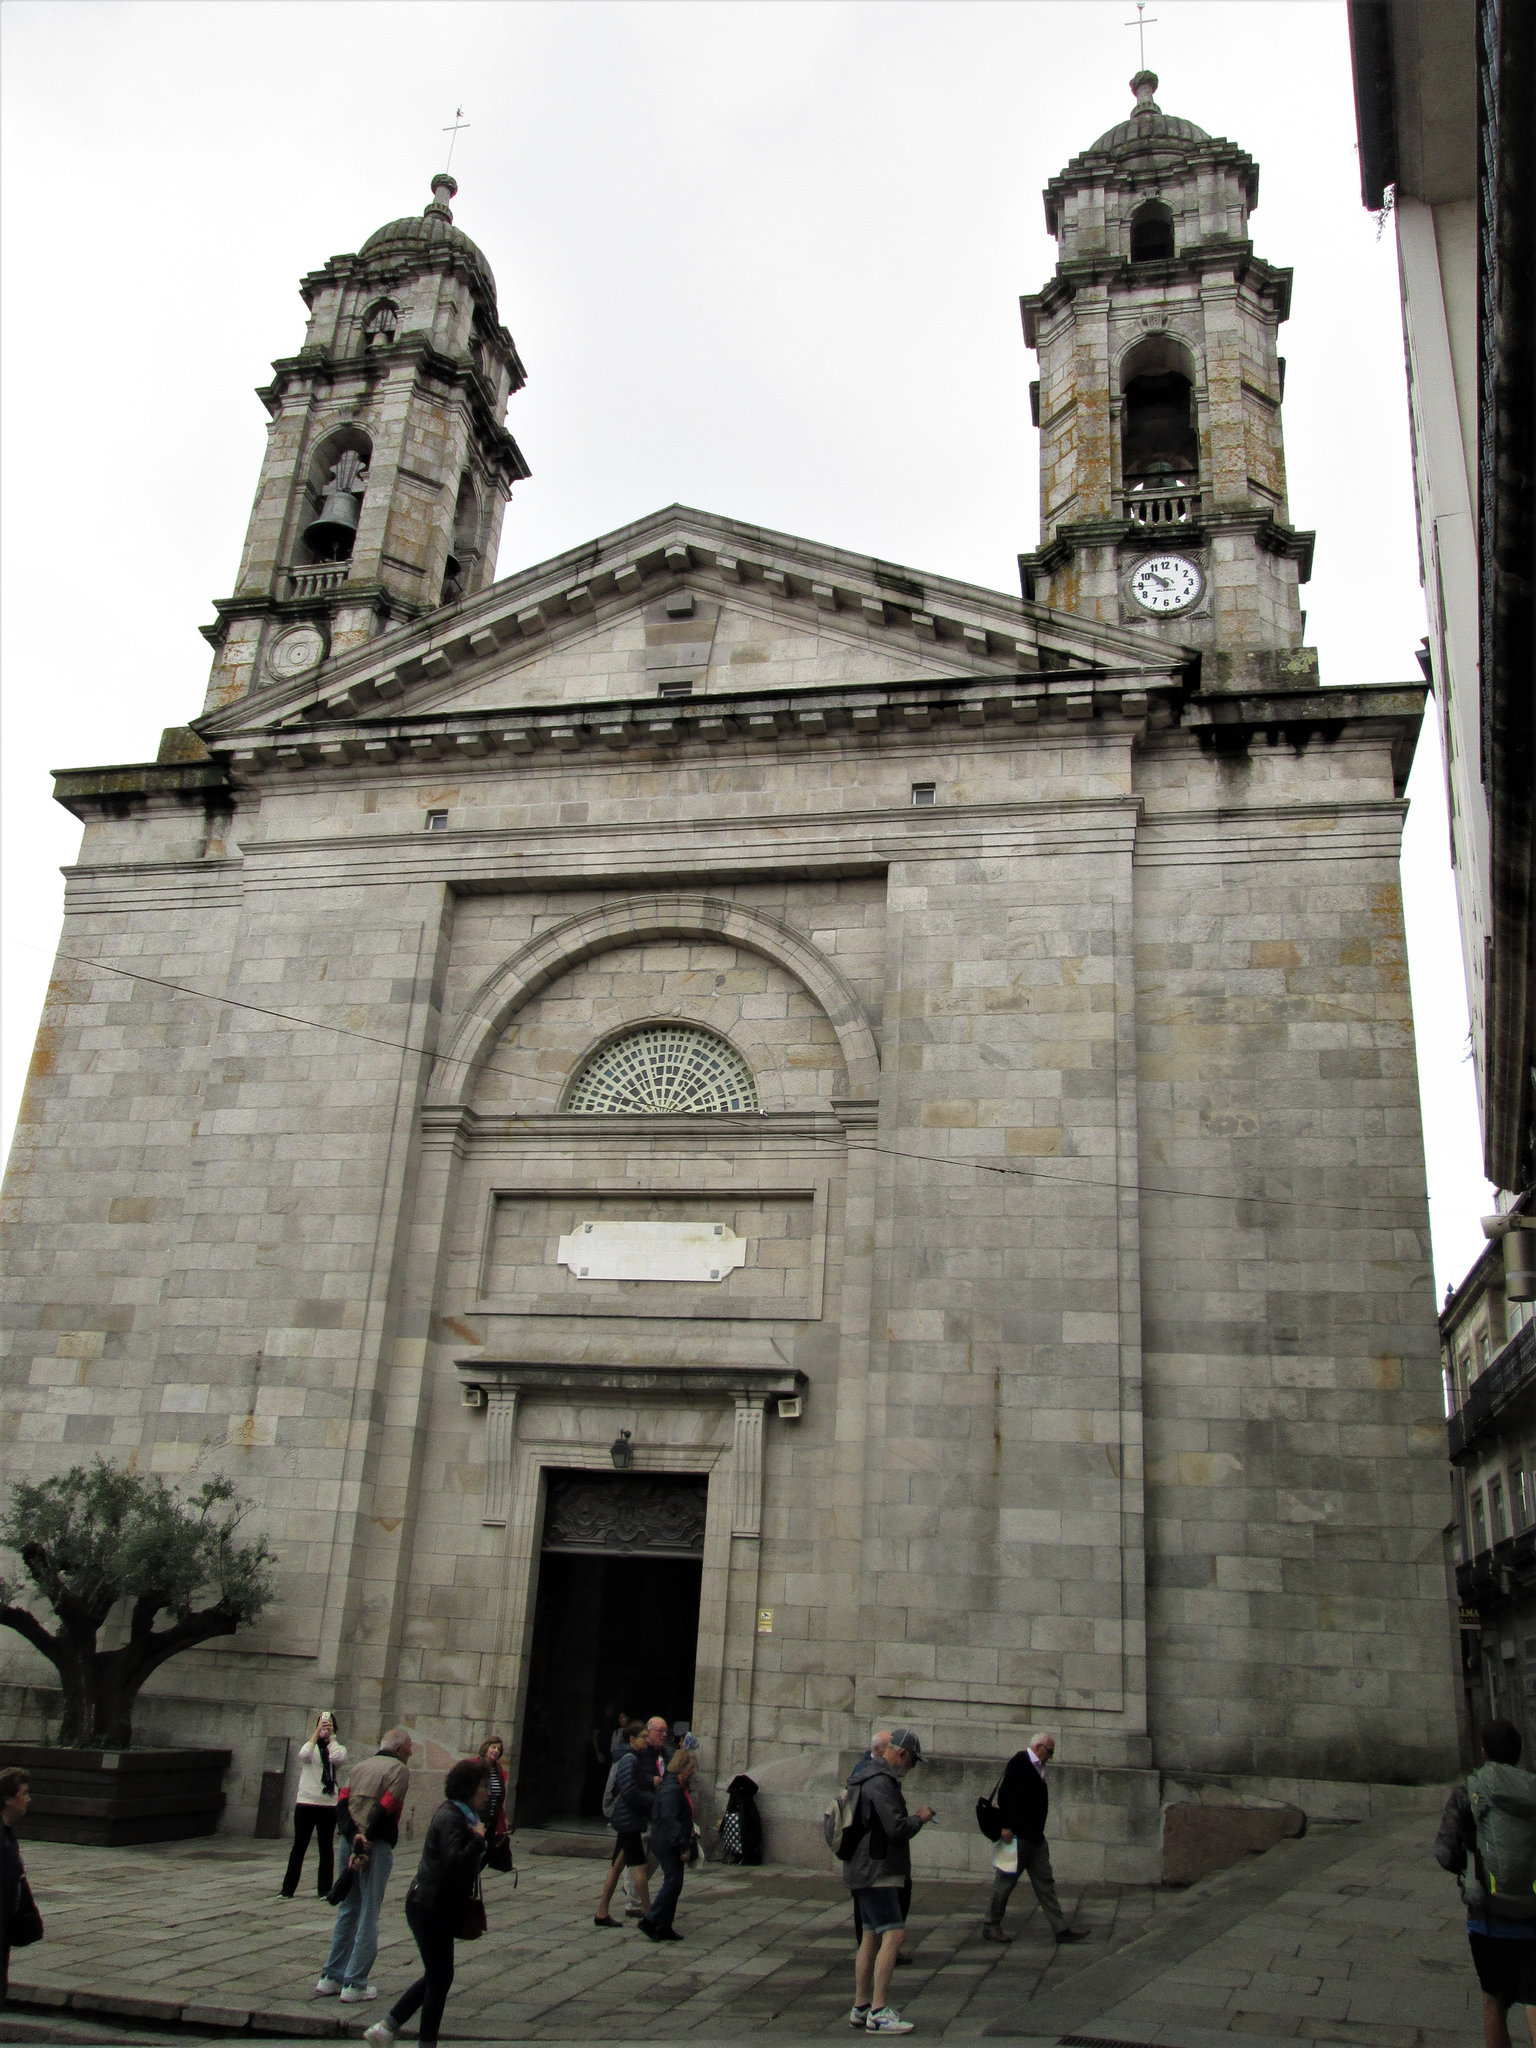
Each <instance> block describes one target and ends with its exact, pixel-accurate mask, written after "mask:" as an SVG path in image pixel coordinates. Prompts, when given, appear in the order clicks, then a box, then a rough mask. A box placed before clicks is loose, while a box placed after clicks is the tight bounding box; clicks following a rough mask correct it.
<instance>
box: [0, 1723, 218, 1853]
mask: <svg viewBox="0 0 1536 2048" xmlns="http://www.w3.org/2000/svg"><path fill="white" fill-rule="evenodd" d="M229 1761H230V1752H229V1751H228V1750H227V1749H50V1748H47V1747H45V1746H44V1745H43V1744H41V1743H31V1742H0V1770H8V1769H10V1768H11V1767H12V1766H13V1765H14V1766H17V1767H19V1768H20V1769H22V1770H24V1771H25V1772H26V1773H27V1776H28V1778H29V1779H30V1780H31V1787H32V1805H31V1808H30V1810H29V1812H28V1814H27V1818H26V1821H25V1823H24V1832H25V1834H26V1835H27V1836H28V1837H30V1838H31V1839H32V1840H33V1841H37V1842H88V1843H90V1844H92V1845H93V1846H95V1847H98V1848H109V1849H115V1848H121V1847H123V1846H124V1845H125V1844H128V1843H131V1842H179V1841H183V1840H185V1839H186V1838H187V1837H188V1836H190V1835H211V1834H212V1833H213V1832H214V1830H215V1829H216V1828H217V1827H218V1825H219V1816H220V1814H221V1813H222V1812H223V1811H224V1774H225V1772H226V1771H227V1770H228V1769H229Z"/></svg>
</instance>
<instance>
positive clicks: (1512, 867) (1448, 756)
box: [1349, 0, 1536, 1299]
mask: <svg viewBox="0 0 1536 2048" xmlns="http://www.w3.org/2000/svg"><path fill="white" fill-rule="evenodd" d="M1349 17H1350V38H1351V45H1352V50H1353V57H1354V78H1355V105H1356V113H1357V121H1358V129H1359V141H1360V179H1361V197H1362V198H1363V200H1364V202H1365V204H1366V205H1367V206H1368V207H1371V208H1373V209H1375V210H1379V211H1381V212H1383V214H1385V212H1386V211H1388V210H1390V212H1391V216H1392V219H1393V222H1394V225H1395V230H1396V235H1397V252H1398V264H1399V271H1400V275H1401V281H1402V301H1403V338H1404V343H1405V353H1406V358H1407V366H1408V398H1409V407H1410V417H1411V420H1412V428H1413V463H1414V495H1415V499H1416V503H1417V507H1418V518H1419V559H1420V566H1421V572H1422V578H1423V583H1424V596H1425V602H1426V604H1427V606H1428V610H1429V626H1430V631H1429V640H1428V649H1427V660H1428V666H1429V672H1430V674H1431V676H1432V678H1433V682H1434V688H1435V696H1436V700H1437V703H1438V706H1439V717H1440V725H1441V745H1442V748H1443V751H1444V756H1445V771H1446V794H1447V802H1448V808H1449V811H1450V821H1451V859H1452V863H1453V865H1454V868H1455V871H1456V893H1457V905H1458V908H1459V911H1460V915H1461V933H1462V948H1463V957H1464V960H1465V963H1466V972H1467V993H1468V1002H1469V1008H1470V1011H1471V1021H1472V1055H1473V1060H1474V1064H1475V1067H1476V1071H1477V1082H1478V1100H1479V1104H1480V1106H1481V1110H1482V1117H1483V1161H1484V1171H1485V1173H1486V1174H1487V1176H1488V1178H1489V1180H1491V1181H1492V1182H1493V1183H1494V1185H1495V1186H1496V1187H1498V1188H1500V1189H1503V1190H1505V1191H1506V1194H1507V1196H1508V1197H1510V1198H1513V1197H1515V1196H1518V1195H1520V1194H1522V1193H1524V1192H1526V1191H1528V1190H1529V1189H1530V1188H1531V1186H1532V1184H1533V1182H1536V853H1533V846H1536V841H1533V823H1536V196H1533V193H1536V133H1533V128H1532V123H1531V121H1530V119H1529V110H1530V107H1531V105H1532V102H1533V99H1536V16H1533V15H1532V12H1531V9H1530V8H1529V7H1526V6H1522V5H1519V4H1518V0H1350V8H1349ZM1521 1263H1522V1265H1523V1268H1524V1270H1525V1274H1526V1279H1527V1282H1528V1284H1529V1285H1530V1286H1531V1287H1532V1289H1533V1290H1536V1247H1527V1248H1526V1250H1525V1252H1524V1255H1523V1258H1522V1261H1521ZM1526 1298H1527V1299H1528V1298H1530V1297H1529V1296H1527V1297H1526Z"/></svg>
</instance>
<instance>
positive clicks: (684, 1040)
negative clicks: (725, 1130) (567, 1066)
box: [565, 1024, 758, 1116]
mask: <svg viewBox="0 0 1536 2048" xmlns="http://www.w3.org/2000/svg"><path fill="white" fill-rule="evenodd" d="M565 1106H566V1108H567V1109H568V1110H573V1111H575V1112H577V1113H578V1114H582V1115H589V1116H590V1115H595V1116H604V1115H606V1116H686V1115H706V1116H707V1115H714V1116H722V1115H729V1114H730V1113H731V1112H732V1111H735V1112H738V1113H739V1112H742V1111H754V1110H756V1109H757V1107H758V1101H757V1084H756V1083H755V1082H754V1080H753V1079H752V1070H751V1068H750V1067H749V1066H748V1065H747V1063H746V1061H745V1060H744V1059H743V1058H742V1056H741V1054H740V1053H739V1052H737V1050H736V1048H735V1046H733V1045H732V1044H730V1043H729V1041H728V1040H726V1039H724V1038H721V1037H720V1036H719V1035H718V1034H717V1033H716V1032H713V1031H706V1030H704V1029H703V1028H702V1027H701V1026H699V1025H696V1024H648V1025H646V1026H645V1027H644V1028H643V1029H642V1030H639V1031H631V1032H628V1033H627V1034H626V1035H625V1036H624V1037H623V1038H616V1039H614V1040H613V1041H612V1043H611V1044H608V1045H605V1046H602V1047H601V1048H600V1049H599V1050H598V1051H597V1052H595V1053H594V1054H593V1055H592V1057H591V1058H590V1059H589V1060H588V1061H587V1063H586V1065H585V1066H584V1067H583V1068H582V1070H581V1072H580V1073H579V1074H578V1075H577V1076H576V1080H575V1082H574V1084H573V1085H572V1087H571V1091H570V1094H569V1095H568V1096H567V1098H566V1104H565Z"/></svg>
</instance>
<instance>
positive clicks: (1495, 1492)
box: [1488, 1479, 1509, 1543]
mask: <svg viewBox="0 0 1536 2048" xmlns="http://www.w3.org/2000/svg"><path fill="white" fill-rule="evenodd" d="M1488 1519H1489V1521H1490V1522H1491V1523H1492V1524H1493V1540H1494V1542H1495V1543H1502V1542H1503V1541H1504V1539H1505V1537H1506V1536H1508V1534H1509V1517H1508V1516H1507V1515H1506V1513H1505V1512H1504V1482H1503V1480H1502V1479H1490V1480H1489V1482H1488Z"/></svg>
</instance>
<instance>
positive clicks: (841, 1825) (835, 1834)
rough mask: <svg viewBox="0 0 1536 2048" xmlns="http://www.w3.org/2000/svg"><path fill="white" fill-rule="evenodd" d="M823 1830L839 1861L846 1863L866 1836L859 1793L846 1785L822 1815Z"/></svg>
mask: <svg viewBox="0 0 1536 2048" xmlns="http://www.w3.org/2000/svg"><path fill="white" fill-rule="evenodd" d="M821 1832H822V1835H823V1836H824V1838H825V1840H826V1844H827V1847H828V1848H829V1849H830V1850H831V1851H832V1854H833V1855H834V1856H835V1857H836V1858H837V1860H838V1862H839V1863H846V1862H847V1861H848V1859H849V1857H850V1856H852V1854H853V1852H854V1850H855V1849H857V1848H858V1846H859V1843H860V1841H861V1840H862V1839H863V1836H864V1832H865V1829H864V1816H863V1815H862V1814H861V1813H860V1811H859V1795H858V1793H857V1792H854V1791H852V1790H850V1788H849V1787H848V1786H847V1785H845V1786H844V1787H843V1789H842V1790H841V1792H839V1793H838V1795H837V1797H836V1798H835V1799H834V1800H833V1801H832V1804H831V1805H830V1806H829V1807H828V1808H827V1810H826V1812H825V1813H824V1814H823V1815H822V1817H821Z"/></svg>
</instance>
